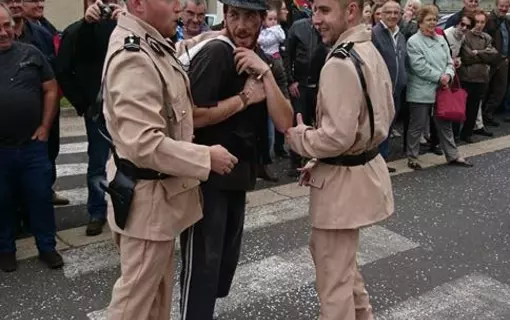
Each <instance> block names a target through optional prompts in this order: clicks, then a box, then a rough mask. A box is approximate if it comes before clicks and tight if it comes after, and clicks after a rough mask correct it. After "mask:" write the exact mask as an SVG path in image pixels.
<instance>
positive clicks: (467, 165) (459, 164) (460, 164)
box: [448, 160, 473, 168]
mask: <svg viewBox="0 0 510 320" xmlns="http://www.w3.org/2000/svg"><path fill="white" fill-rule="evenodd" d="M448 165H450V166H454V167H463V168H471V167H473V164H472V163H470V162H467V161H466V160H453V161H450V162H448Z"/></svg>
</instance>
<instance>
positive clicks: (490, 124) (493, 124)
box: [483, 119, 499, 127]
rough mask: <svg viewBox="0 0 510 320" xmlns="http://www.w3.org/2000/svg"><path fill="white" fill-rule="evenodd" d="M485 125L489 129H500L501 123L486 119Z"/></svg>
mask: <svg viewBox="0 0 510 320" xmlns="http://www.w3.org/2000/svg"><path fill="white" fill-rule="evenodd" d="M483 124H484V125H486V126H489V127H499V122H497V121H495V120H494V119H484V120H483Z"/></svg>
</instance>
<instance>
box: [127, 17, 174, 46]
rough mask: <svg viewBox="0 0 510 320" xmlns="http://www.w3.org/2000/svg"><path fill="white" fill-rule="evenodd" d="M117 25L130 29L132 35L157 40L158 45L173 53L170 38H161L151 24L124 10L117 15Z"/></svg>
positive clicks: (172, 44)
mask: <svg viewBox="0 0 510 320" xmlns="http://www.w3.org/2000/svg"><path fill="white" fill-rule="evenodd" d="M117 25H118V26H119V27H120V28H123V29H126V30H129V31H131V32H132V33H133V34H134V35H136V36H139V37H141V38H144V39H145V40H147V39H151V41H155V42H157V43H158V45H161V46H162V47H164V48H166V49H167V50H169V51H170V52H172V53H173V54H175V45H174V43H173V41H172V40H170V39H165V38H163V36H162V35H161V33H159V32H158V30H156V29H155V28H154V27H153V26H151V25H150V24H148V23H147V22H145V21H143V20H142V19H140V18H138V17H136V16H134V15H132V14H131V13H129V12H124V13H123V14H122V15H121V16H119V20H118V22H117Z"/></svg>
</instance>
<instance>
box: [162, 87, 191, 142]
mask: <svg viewBox="0 0 510 320" xmlns="http://www.w3.org/2000/svg"><path fill="white" fill-rule="evenodd" d="M185 98H186V96H185V95H182V96H178V97H175V98H173V99H171V100H170V103H169V104H168V107H167V109H168V118H169V125H170V127H169V128H170V132H169V133H170V137H171V138H172V139H174V140H182V139H183V127H182V126H183V120H184V119H185V118H186V117H187V116H188V111H187V110H186V109H185V103H184V102H185V101H184V99H185Z"/></svg>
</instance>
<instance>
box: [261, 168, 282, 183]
mask: <svg viewBox="0 0 510 320" xmlns="http://www.w3.org/2000/svg"><path fill="white" fill-rule="evenodd" d="M257 177H258V178H261V179H262V180H265V181H270V182H278V178H277V177H276V176H275V175H274V174H273V173H272V172H271V170H270V169H269V166H267V165H259V168H258V170H257Z"/></svg>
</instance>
